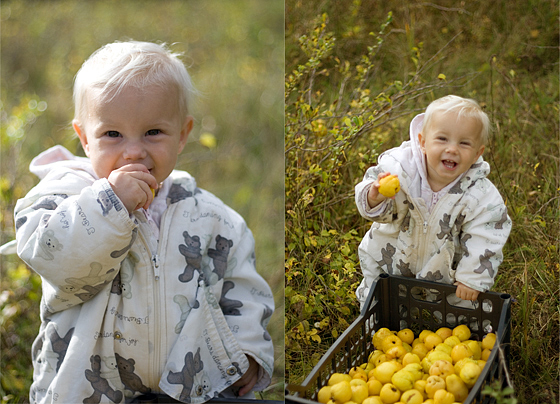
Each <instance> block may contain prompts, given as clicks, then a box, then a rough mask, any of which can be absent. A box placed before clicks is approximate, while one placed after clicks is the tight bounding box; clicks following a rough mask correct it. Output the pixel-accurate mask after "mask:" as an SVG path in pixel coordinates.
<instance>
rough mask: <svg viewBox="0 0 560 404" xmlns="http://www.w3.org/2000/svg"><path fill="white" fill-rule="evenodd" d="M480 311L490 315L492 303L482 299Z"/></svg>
mask: <svg viewBox="0 0 560 404" xmlns="http://www.w3.org/2000/svg"><path fill="white" fill-rule="evenodd" d="M482 311H484V312H485V313H492V301H491V300H489V299H484V300H483V301H482Z"/></svg>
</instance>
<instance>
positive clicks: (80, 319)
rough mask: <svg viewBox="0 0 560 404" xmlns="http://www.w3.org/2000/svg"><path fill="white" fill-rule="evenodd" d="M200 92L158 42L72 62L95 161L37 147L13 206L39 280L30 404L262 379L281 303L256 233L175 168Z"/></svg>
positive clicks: (79, 111) (208, 390)
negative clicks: (260, 260) (30, 181)
mask: <svg viewBox="0 0 560 404" xmlns="http://www.w3.org/2000/svg"><path fill="white" fill-rule="evenodd" d="M193 93H194V88H193V86H192V83H191V79H190V76H189V74H188V72H187V70H186V69H185V66H184V65H183V64H182V63H181V61H180V60H179V59H178V55H176V54H173V53H171V52H170V51H169V50H168V49H167V48H166V47H165V45H159V44H153V43H146V42H134V41H130V42H116V43H112V44H108V45H106V46H104V47H102V48H101V49H99V50H98V51H96V52H95V53H94V54H93V55H92V56H91V57H90V58H89V59H88V60H87V61H86V62H85V63H84V65H83V66H82V68H81V69H80V71H79V72H78V74H77V76H76V79H75V84H74V103H75V118H74V120H73V127H74V130H75V132H76V134H77V135H78V137H79V139H80V142H81V144H82V146H83V149H84V151H85V153H86V155H87V158H84V157H76V156H74V155H72V154H71V153H70V152H69V151H68V150H66V149H65V148H63V147H61V146H55V147H53V148H52V149H50V150H47V151H45V152H43V153H42V154H40V155H39V156H37V157H36V158H35V159H34V160H33V161H32V163H31V166H30V169H31V171H32V172H33V173H35V174H37V175H38V176H39V177H40V178H41V181H40V182H39V184H38V185H37V186H36V187H35V188H33V189H32V190H31V191H30V192H29V193H28V194H27V196H26V197H25V198H23V199H21V200H19V201H18V203H17V205H16V209H15V219H16V240H17V252H18V254H19V256H20V257H21V258H22V259H23V260H24V261H25V262H26V263H27V264H28V265H29V266H30V267H31V268H33V269H34V270H35V271H36V272H37V273H38V274H39V275H40V276H41V278H42V289H43V296H42V300H41V320H42V324H41V327H40V331H39V335H38V337H37V338H36V340H35V342H34V344H33V347H32V358H33V365H34V378H33V379H34V380H33V385H32V387H31V391H30V401H31V402H32V403H54V402H59V403H100V402H103V403H124V402H127V403H128V402H142V400H150V399H154V397H157V396H159V400H160V402H190V403H202V402H204V401H207V400H209V399H211V398H214V397H235V396H246V395H247V394H248V393H250V392H251V391H252V390H262V389H263V388H264V387H266V386H267V385H268V384H269V382H270V378H271V374H272V369H273V347H272V342H271V337H270V335H269V334H268V332H267V330H266V326H267V324H268V321H269V319H270V316H271V315H272V313H273V310H274V300H273V297H272V292H271V290H270V287H269V286H268V284H267V283H266V282H265V281H264V279H263V278H262V277H261V276H260V275H259V274H258V273H257V272H256V269H255V255H254V240H253V236H252V234H251V231H250V230H249V229H248V228H247V226H246V224H245V222H244V220H243V219H242V218H241V217H240V216H239V215H238V214H237V213H236V212H234V211H233V210H232V209H231V208H229V207H228V206H226V205H224V203H223V202H221V201H220V200H219V199H218V198H217V197H215V196H214V195H212V194H210V193H209V192H207V191H204V190H202V189H200V188H198V187H197V185H196V182H195V180H194V178H193V177H191V176H190V175H189V174H188V173H186V172H184V171H176V170H174V166H175V163H176V161H177V157H178V154H179V153H181V151H182V150H183V148H184V147H185V143H186V141H187V137H188V135H189V132H190V131H191V129H192V125H193V118H192V117H191V116H190V115H189V106H190V102H191V98H192V95H193ZM251 394H252V393H251ZM173 400H177V401H173ZM153 402H155V401H153Z"/></svg>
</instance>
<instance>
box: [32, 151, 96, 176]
mask: <svg viewBox="0 0 560 404" xmlns="http://www.w3.org/2000/svg"><path fill="white" fill-rule="evenodd" d="M62 167H64V168H72V169H76V170H82V171H85V172H87V173H88V174H90V175H92V176H93V177H94V178H97V175H95V172H94V171H93V167H92V166H91V162H90V161H89V159H88V158H86V157H78V156H74V155H73V154H72V153H71V152H70V151H69V150H68V149H66V148H65V147H64V146H60V145H57V146H53V147H51V148H50V149H48V150H45V151H44V152H42V153H41V154H39V155H38V156H37V157H35V158H34V159H33V160H32V161H31V164H30V165H29V171H31V172H32V173H33V174H35V175H36V176H37V177H39V178H40V179H43V178H45V177H46V176H47V174H49V173H50V172H51V171H53V170H55V169H57V168H62Z"/></svg>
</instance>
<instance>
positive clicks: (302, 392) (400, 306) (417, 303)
mask: <svg viewBox="0 0 560 404" xmlns="http://www.w3.org/2000/svg"><path fill="white" fill-rule="evenodd" d="M455 291H456V287H455V286H452V285H446V284H441V283H435V282H429V281H423V280H418V279H412V278H404V277H400V276H392V275H386V274H382V275H381V276H380V277H379V278H378V279H377V281H376V283H375V285H373V286H372V288H371V290H370V293H369V296H368V297H367V299H366V302H365V304H364V306H363V308H362V311H361V313H360V315H359V316H358V318H357V319H356V320H355V321H354V322H353V323H352V324H351V325H350V327H348V329H347V330H346V331H344V333H343V334H342V335H341V336H340V337H339V338H338V339H337V340H336V341H335V343H334V344H333V345H332V346H331V347H330V348H329V350H328V351H327V352H326V353H325V355H323V357H322V358H321V360H320V361H319V363H318V364H317V365H316V366H315V367H314V368H313V370H312V371H311V373H310V374H309V375H308V376H307V378H306V379H305V380H304V381H303V383H302V384H301V385H288V391H287V393H286V402H297V403H305V404H309V403H315V402H316V400H317V393H318V392H319V390H320V389H321V387H323V386H325V385H327V383H328V380H329V378H330V376H331V375H332V374H333V373H336V372H340V373H347V372H348V371H349V370H350V369H351V368H352V367H354V366H359V365H361V364H362V363H365V362H367V359H368V356H369V354H370V353H371V352H373V350H374V347H373V343H372V336H373V334H374V333H375V331H377V330H378V329H380V328H382V327H387V328H389V329H390V330H393V331H399V330H402V329H404V328H410V329H411V330H413V331H414V333H415V335H416V336H418V333H419V331H420V330H422V329H430V330H432V331H435V330H437V329H438V328H440V327H449V328H453V327H455V326H457V325H460V324H466V325H467V326H468V327H469V328H470V329H471V332H472V335H471V339H477V340H482V338H483V337H484V335H486V334H487V333H489V332H494V333H496V344H495V346H494V348H493V349H492V352H491V354H490V357H489V358H488V361H487V363H486V366H485V368H484V369H483V371H482V372H481V374H480V376H479V378H478V380H477V382H476V384H475V385H474V386H473V388H472V390H471V391H470V393H469V396H468V397H467V399H466V400H465V403H469V404H470V403H484V404H487V403H492V402H493V399H492V398H491V397H489V396H482V394H481V391H482V389H483V388H484V386H485V385H486V384H488V383H490V382H492V381H494V380H499V381H500V383H501V385H504V384H505V374H506V369H504V363H503V362H504V361H500V360H499V356H500V353H499V349H498V346H499V347H501V349H502V352H503V357H504V358H505V362H506V364H505V366H508V363H507V362H508V357H509V342H510V334H511V325H510V320H511V298H510V295H508V294H500V293H495V292H486V293H480V294H479V296H478V299H477V301H476V302H474V303H471V302H467V301H460V300H459V299H457V298H456V297H455Z"/></svg>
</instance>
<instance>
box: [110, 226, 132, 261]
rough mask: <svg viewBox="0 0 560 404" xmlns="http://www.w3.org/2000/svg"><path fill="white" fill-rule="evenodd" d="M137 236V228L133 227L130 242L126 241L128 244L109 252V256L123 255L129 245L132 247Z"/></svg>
mask: <svg viewBox="0 0 560 404" xmlns="http://www.w3.org/2000/svg"><path fill="white" fill-rule="evenodd" d="M137 236H138V228H136V227H135V228H134V229H132V238H131V240H130V243H128V245H127V246H126V247H124V248H123V249H121V250H115V251H113V252H111V258H119V257H120V256H122V255H124V254H125V253H126V252H127V251H128V250H129V249H130V247H132V244H134V242H135V241H136V237H137Z"/></svg>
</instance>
